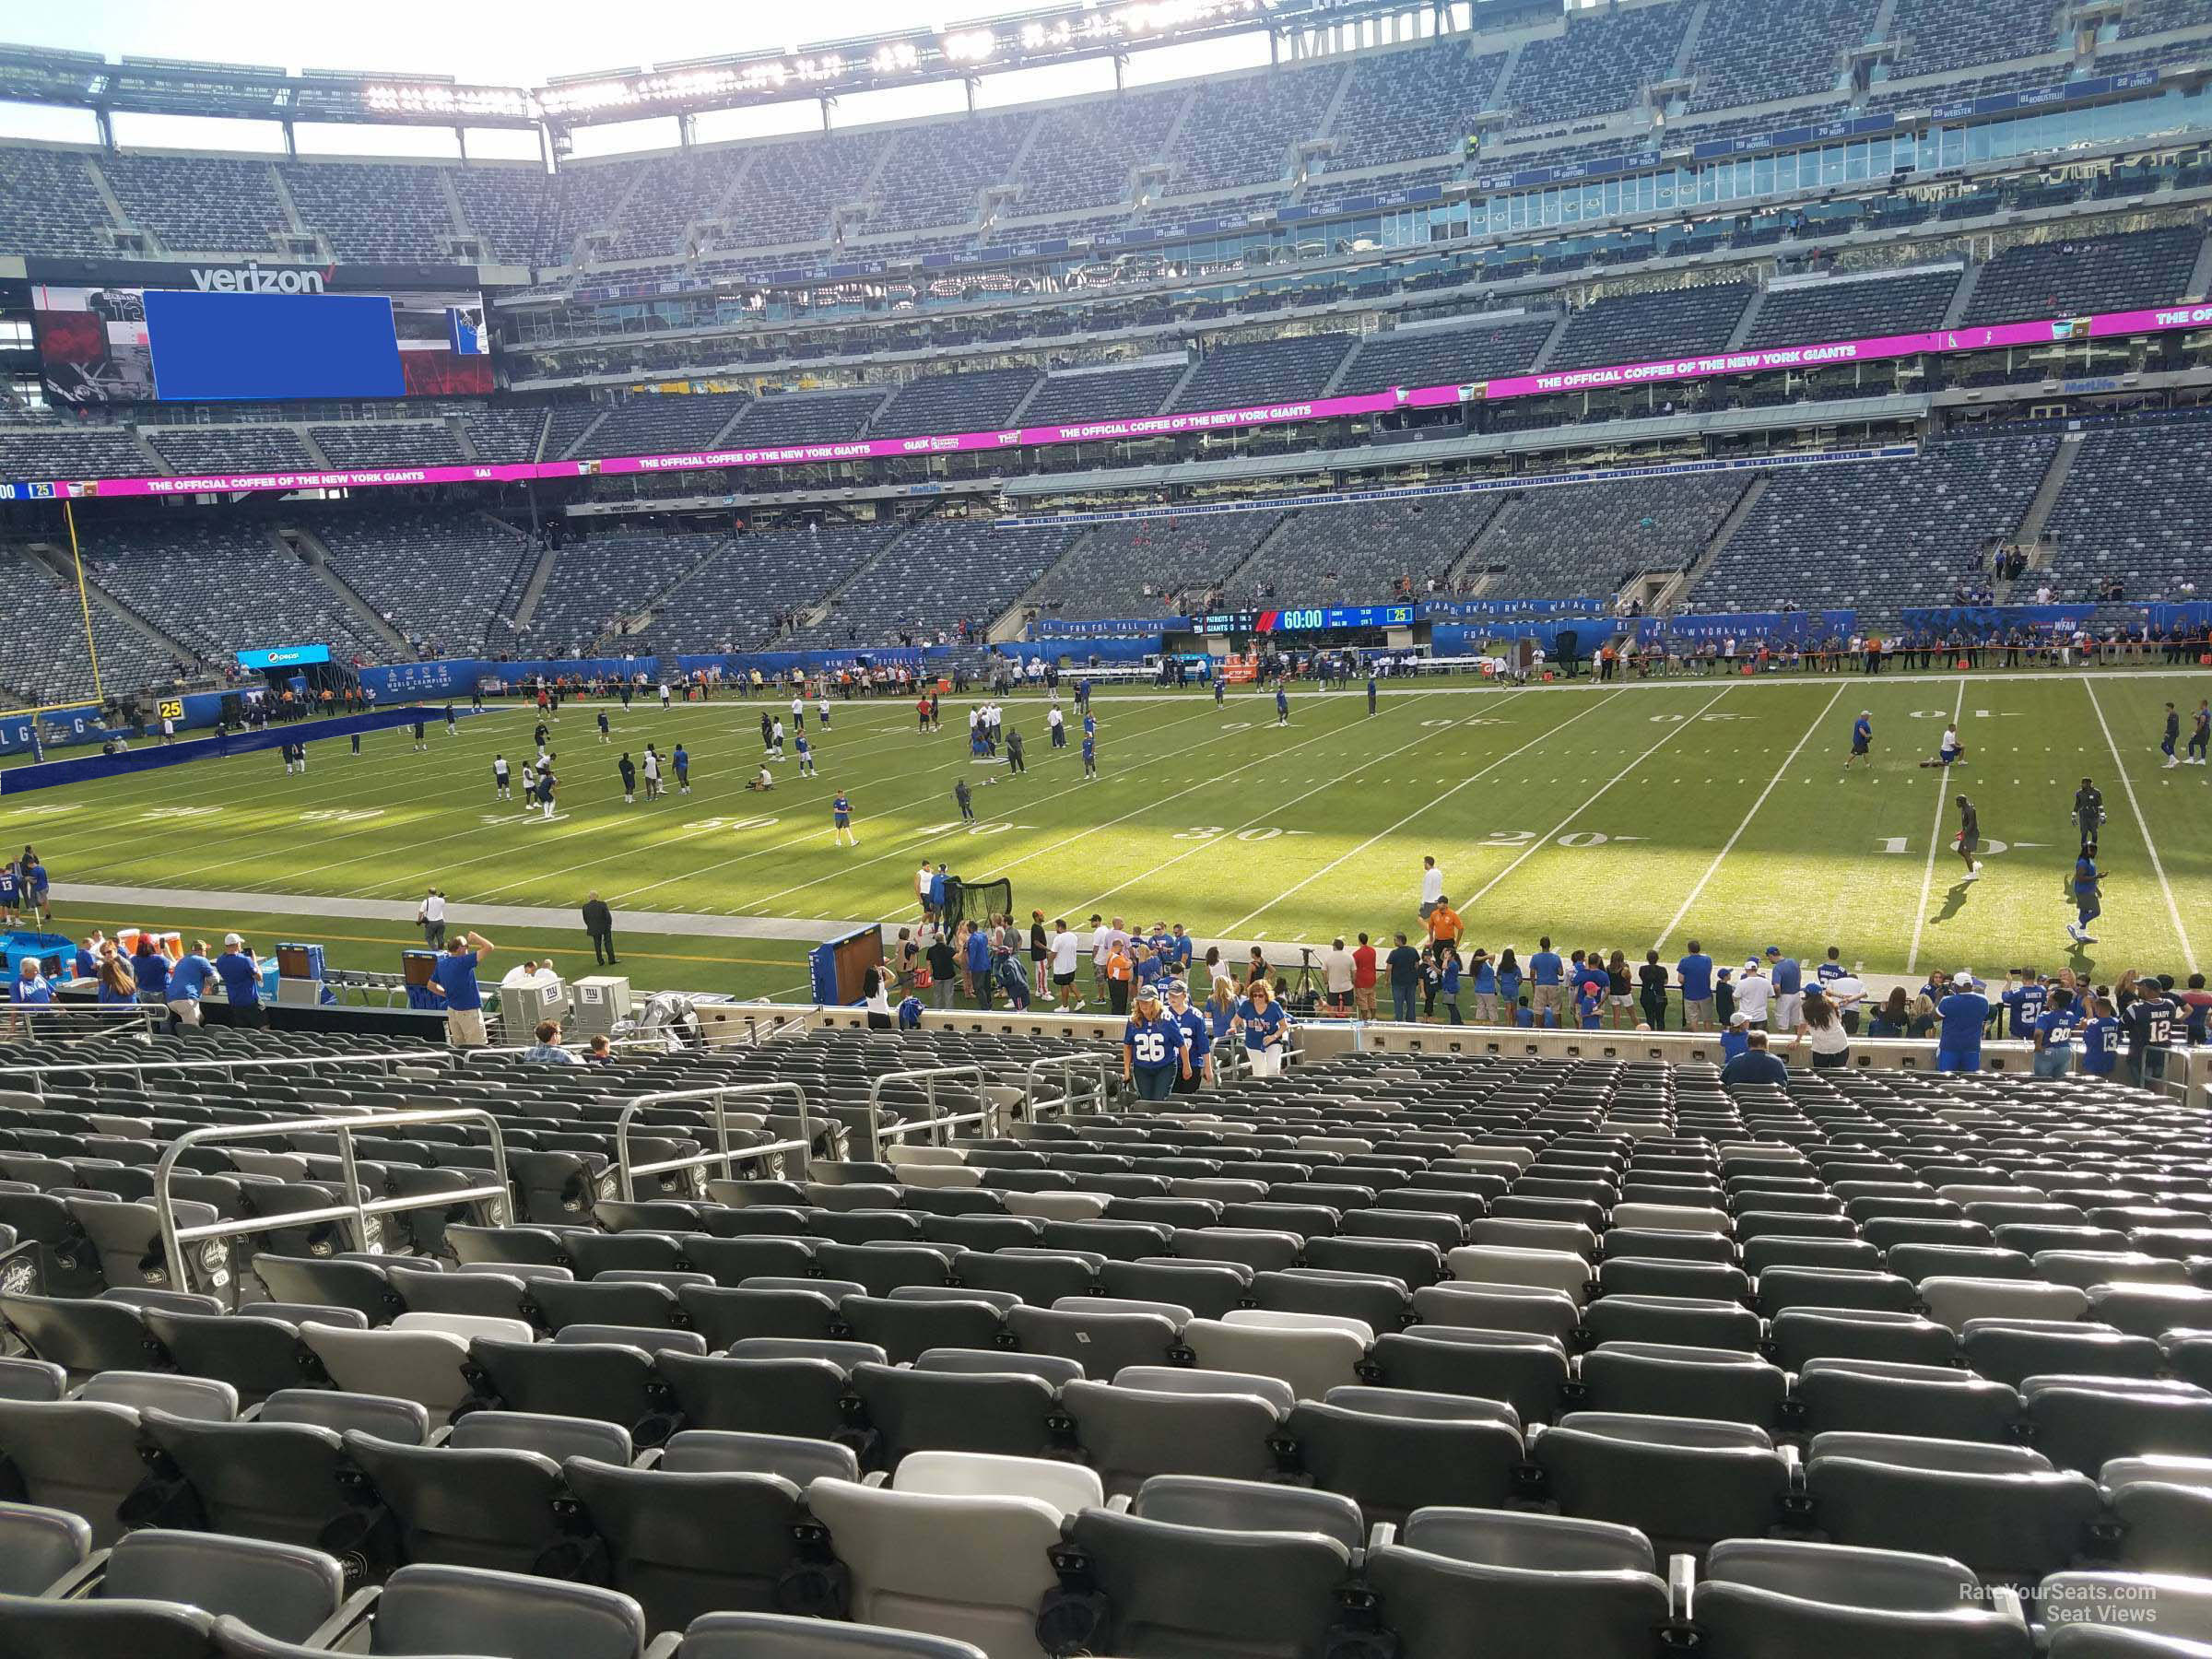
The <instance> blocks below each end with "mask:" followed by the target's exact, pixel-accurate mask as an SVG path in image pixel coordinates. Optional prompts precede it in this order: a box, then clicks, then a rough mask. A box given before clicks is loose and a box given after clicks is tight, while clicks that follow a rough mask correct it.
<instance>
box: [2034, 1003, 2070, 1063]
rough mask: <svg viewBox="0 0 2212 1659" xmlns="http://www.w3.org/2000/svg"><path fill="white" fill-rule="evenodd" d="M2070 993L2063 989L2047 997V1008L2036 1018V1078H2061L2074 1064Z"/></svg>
mask: <svg viewBox="0 0 2212 1659" xmlns="http://www.w3.org/2000/svg"><path fill="white" fill-rule="evenodd" d="M2075 1020H2076V1015H2075V1011H2074V993H2073V992H2071V991H2069V990H2067V989H2066V988H2065V986H2064V985H2060V986H2057V987H2056V988H2054V989H2053V991H2052V993H2051V1003H2050V1006H2049V1007H2048V1008H2047V1009H2046V1010H2045V1011H2044V1012H2043V1013H2041V1014H2039V1015H2037V1016H2036V1019H2035V1025H2034V1028H2033V1030H2034V1035H2035V1059H2034V1061H2033V1062H2032V1063H2031V1064H2032V1065H2033V1069H2034V1072H2035V1075H2036V1076H2037V1077H2065V1075H2066V1073H2067V1071H2068V1070H2069V1069H2071V1068H2072V1066H2073V1064H2074V1026H2075Z"/></svg>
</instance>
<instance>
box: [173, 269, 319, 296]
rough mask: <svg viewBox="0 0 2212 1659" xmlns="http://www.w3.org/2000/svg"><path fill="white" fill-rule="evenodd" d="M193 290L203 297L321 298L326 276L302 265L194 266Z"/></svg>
mask: <svg viewBox="0 0 2212 1659" xmlns="http://www.w3.org/2000/svg"><path fill="white" fill-rule="evenodd" d="M192 281H193V286H194V288H198V289H199V290H200V292H201V293H203V294H319V293H321V292H322V291H323V273H322V272H320V271H317V270H313V269H312V268H309V267H307V266H302V265H285V266H281V267H279V268H277V269H273V270H265V269H263V268H262V267H261V266H260V265H246V266H245V267H244V268H243V269H241V268H240V267H238V266H236V265H194V267H193V271H192Z"/></svg>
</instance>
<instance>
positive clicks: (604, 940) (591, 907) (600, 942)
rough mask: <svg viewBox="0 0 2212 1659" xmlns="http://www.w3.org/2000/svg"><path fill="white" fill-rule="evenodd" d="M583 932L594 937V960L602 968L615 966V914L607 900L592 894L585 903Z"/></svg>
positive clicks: (586, 898)
mask: <svg viewBox="0 0 2212 1659" xmlns="http://www.w3.org/2000/svg"><path fill="white" fill-rule="evenodd" d="M583 931H584V932H585V933H587V934H589V935H592V960H593V961H594V962H597V963H598V964H599V965H600V966H601V967H602V968H612V967H613V966H614V965H615V912H612V911H610V910H608V909H607V908H606V900H604V899H602V898H600V897H599V895H598V894H596V893H592V894H589V895H587V896H586V897H585V899H584V901H583Z"/></svg>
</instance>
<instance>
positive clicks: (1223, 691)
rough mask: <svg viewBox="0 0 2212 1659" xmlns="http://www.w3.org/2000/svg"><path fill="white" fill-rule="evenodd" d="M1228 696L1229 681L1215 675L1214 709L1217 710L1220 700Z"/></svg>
mask: <svg viewBox="0 0 2212 1659" xmlns="http://www.w3.org/2000/svg"><path fill="white" fill-rule="evenodd" d="M1228 695H1229V681H1228V680H1227V679H1225V678H1223V677H1221V676H1220V675H1218V674H1217V675H1215V676H1214V707H1215V708H1217V709H1218V708H1219V707H1220V706H1221V700H1222V699H1223V698H1225V697H1227V696H1228Z"/></svg>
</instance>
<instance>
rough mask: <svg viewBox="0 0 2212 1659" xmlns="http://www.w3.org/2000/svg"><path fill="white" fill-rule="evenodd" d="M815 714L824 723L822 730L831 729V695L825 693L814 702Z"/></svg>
mask: <svg viewBox="0 0 2212 1659" xmlns="http://www.w3.org/2000/svg"><path fill="white" fill-rule="evenodd" d="M814 712H815V715H816V717H817V718H818V719H819V720H820V721H821V723H822V730H823V731H825V732H826V731H828V730H829V729H830V693H829V692H827V691H825V692H823V693H822V694H821V695H820V696H818V697H817V698H816V699H815V700H814Z"/></svg>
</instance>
